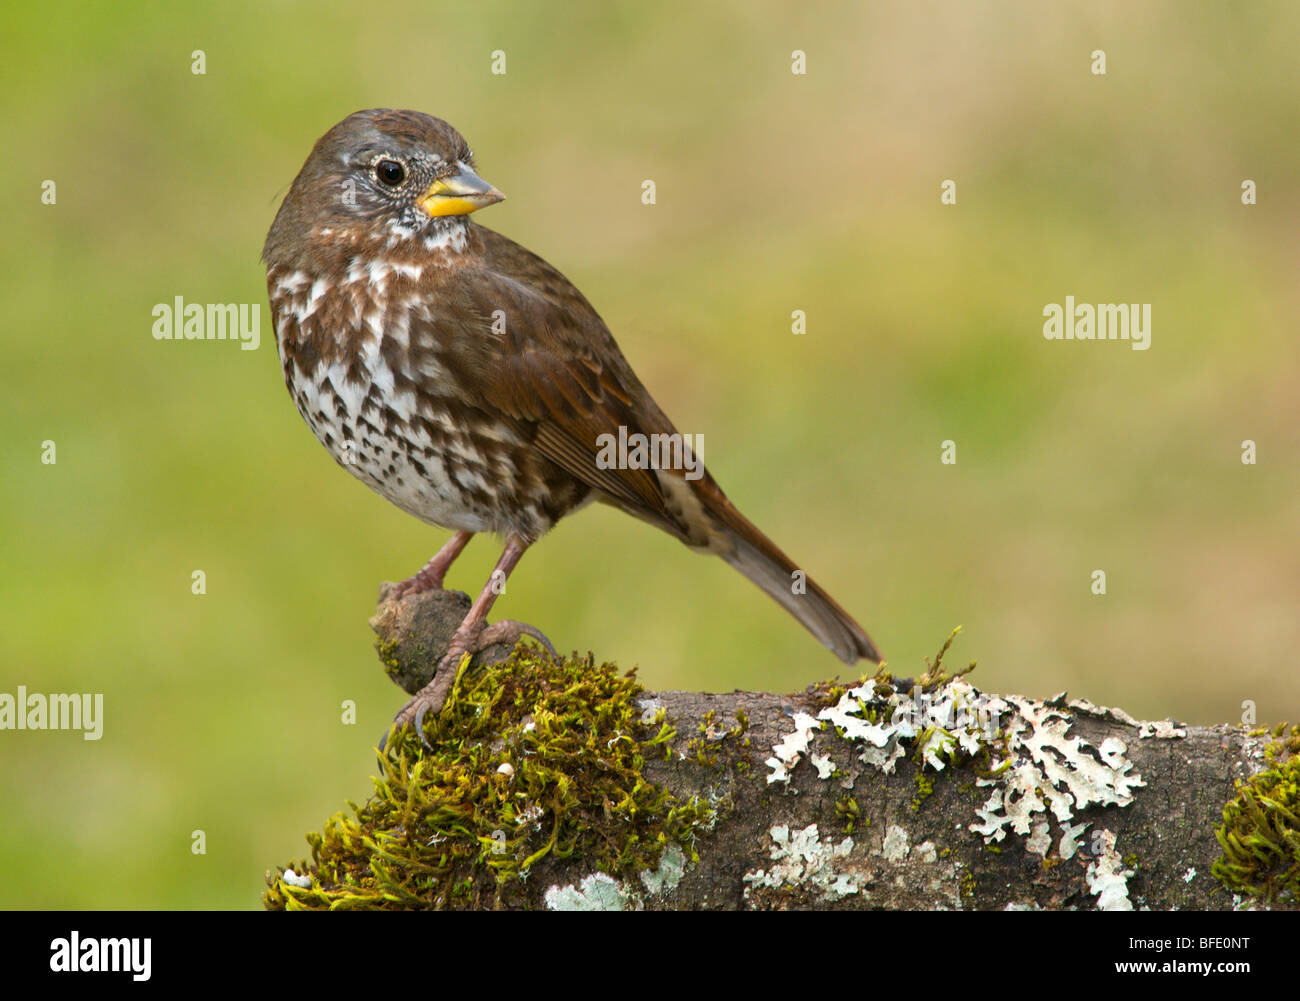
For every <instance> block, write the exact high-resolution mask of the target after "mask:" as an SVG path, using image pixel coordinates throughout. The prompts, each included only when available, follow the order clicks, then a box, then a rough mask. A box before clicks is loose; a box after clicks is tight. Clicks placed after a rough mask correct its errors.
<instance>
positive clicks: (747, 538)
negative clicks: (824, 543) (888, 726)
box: [715, 503, 881, 664]
mask: <svg viewBox="0 0 1300 1001" xmlns="http://www.w3.org/2000/svg"><path fill="white" fill-rule="evenodd" d="M725 507H726V508H727V510H726V511H725V513H723V512H722V511H717V510H716V509H715V513H717V514H721V515H722V518H721V520H722V522H723V525H724V526H725V534H726V536H727V537H728V540H729V541H730V542H731V543H732V544H733V545H732V546H731V548H730V550H729V551H728V549H727V548H726V547H723V548H721V549H719V550H718V554H719V555H720V556H721V557H722V558H723V559H724V560H726V561H727V562H728V563H730V564H731V565H732V566H733V567H735V568H736V569H737V570H739V571H740V572H741V573H743V574H744V575H745V576H746V577H748V578H749V579H750V580H752V581H753V582H754V583H755V584H757V585H758V586H759V587H760V588H762V589H763V591H764V592H765V593H766V594H768V595H770V596H771V597H772V598H774V599H776V601H777V603H778V604H779V605H780V606H781V607H782V608H784V609H785V610H786V611H787V612H789V613H790V614H791V615H793V616H794V617H795V618H796V619H798V620H799V621H800V622H801V623H802V624H803V627H804V628H805V629H807V630H808V631H809V632H810V633H812V634H813V635H814V636H816V637H817V639H818V640H820V641H821V643H822V644H823V645H824V646H825V647H826V648H827V649H829V650H830V651H831V652H832V653H834V654H835V656H837V657H839V658H840V660H842V661H844V662H845V663H846V664H852V663H853V662H854V661H857V660H861V659H863V658H866V659H867V660H869V661H872V662H873V663H877V664H878V663H880V659H881V658H880V651H879V650H877V649H876V645H875V644H874V643H872V642H871V637H870V636H868V635H867V631H866V630H865V629H863V628H862V627H861V626H860V625H858V624H857V622H855V621H854V619H853V616H851V615H849V613H848V612H846V611H844V609H843V608H841V607H840V605H839V603H838V602H837V601H836V600H835V599H834V598H832V597H831V596H830V595H829V594H827V593H826V592H825V591H823V590H822V589H821V588H820V587H818V586H817V584H816V583H815V582H814V581H813V580H812V579H811V578H809V577H808V576H807V574H805V573H803V572H802V571H801V570H800V569H799V568H798V567H797V566H795V563H794V561H793V560H791V559H790V557H788V556H786V555H785V553H783V552H781V550H780V549H778V548H777V546H776V543H774V542H773V541H772V540H771V539H769V538H768V537H767V536H766V535H764V534H763V533H762V532H760V531H759V530H758V528H757V527H756V526H755V525H754V524H753V523H752V522H751V521H749V519H747V518H746V517H745V516H744V515H742V514H741V513H740V512H739V511H738V510H736V508H735V507H734V506H733V505H731V504H730V503H727V504H726V505H725Z"/></svg>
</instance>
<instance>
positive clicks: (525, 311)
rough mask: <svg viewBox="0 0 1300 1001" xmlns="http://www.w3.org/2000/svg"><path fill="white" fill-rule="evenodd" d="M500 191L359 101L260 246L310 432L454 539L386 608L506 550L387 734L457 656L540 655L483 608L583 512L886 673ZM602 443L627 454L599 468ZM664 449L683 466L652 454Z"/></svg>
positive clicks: (441, 687) (411, 125) (416, 126)
mask: <svg viewBox="0 0 1300 1001" xmlns="http://www.w3.org/2000/svg"><path fill="white" fill-rule="evenodd" d="M504 197H505V196H504V195H502V194H501V192H499V191H497V189H496V188H494V187H492V186H491V185H490V184H488V183H487V182H486V181H484V180H482V179H481V178H480V177H479V176H478V175H477V174H476V173H475V172H474V157H473V154H472V153H471V152H470V149H469V146H468V145H466V143H465V140H464V139H463V138H462V137H461V136H460V134H459V133H458V132H456V130H455V129H453V128H452V127H451V126H450V125H448V124H447V123H446V122H444V121H442V120H440V119H437V118H433V117H431V116H429V115H425V114H421V113H419V112H414V111H393V110H387V109H379V110H371V111H358V112H357V113H355V114H353V115H349V116H348V117H347V118H345V119H343V121H341V122H339V124H337V125H336V126H334V127H333V128H332V129H330V130H329V131H328V132H327V133H325V135H324V136H323V137H322V138H321V139H320V141H319V142H317V143H316V146H315V148H314V149H313V150H312V152H311V155H310V156H309V157H308V158H307V162H306V163H305V164H304V165H303V168H302V170H301V171H300V172H299V174H298V176H297V178H295V179H294V182H293V185H292V187H291V188H290V189H289V193H288V194H287V195H286V196H285V199H284V203H283V204H282V205H281V206H280V211H279V212H278V213H277V215H276V217H275V222H274V224H272V226H271V231H270V233H269V234H268V235H267V238H266V246H265V248H264V249H263V252H262V256H263V259H264V260H265V262H266V269H267V271H266V283H267V289H268V291H269V294H270V301H271V310H272V314H273V317H274V320H275V334H276V344H277V345H278V348H279V352H280V361H281V364H282V365H283V368H284V380H285V383H286V385H287V386H288V387H289V392H290V393H291V394H292V395H293V399H294V402H295V403H296V404H297V406H298V410H299V412H300V413H301V414H302V416H303V418H304V419H305V420H306V421H307V424H308V425H309V426H310V427H311V429H312V431H313V432H315V434H316V437H317V438H319V439H320V441H321V442H322V443H323V444H324V445H325V447H326V448H328V449H329V451H330V454H331V455H333V456H334V458H335V460H336V461H337V462H338V463H339V464H340V465H342V466H343V467H344V468H345V469H347V470H348V471H349V472H350V473H352V475H354V476H356V477H357V478H358V479H360V480H361V481H362V482H364V483H365V484H366V485H367V486H369V487H370V488H371V489H372V490H375V491H376V492H377V493H379V494H381V495H382V496H384V497H386V498H387V499H388V500H390V501H392V502H393V503H394V504H396V505H397V506H398V507H399V508H401V509H402V510H403V511H406V512H408V513H409V514H413V515H415V517H417V518H419V519H421V520H422V521H425V522H428V523H429V524H432V525H437V526H440V527H442V528H447V529H452V530H454V534H453V535H452V537H451V538H450V539H449V540H448V542H447V543H446V545H444V546H443V547H442V549H441V550H440V551H439V552H438V554H437V555H436V556H434V557H433V559H432V560H430V561H429V563H428V565H427V566H425V567H424V569H422V570H421V571H420V572H419V573H417V574H415V576H413V577H411V578H410V579H408V580H406V581H403V582H402V583H401V584H400V585H398V587H397V589H396V590H395V592H393V596H394V597H401V596H403V595H406V594H411V593H415V592H419V591H424V590H428V589H437V588H441V587H442V584H443V579H444V577H445V575H446V573H447V569H448V567H450V566H451V564H452V561H453V560H455V559H456V557H457V556H458V555H459V554H460V552H461V551H462V550H463V549H464V548H465V545H466V543H468V542H469V540H470V537H471V536H472V535H474V533H476V532H494V533H497V534H499V535H501V536H503V537H504V539H505V549H504V551H503V553H502V555H501V559H500V560H499V561H498V563H497V565H496V570H494V571H493V574H492V578H491V579H490V580H489V581H488V583H487V585H486V586H485V587H484V588H483V590H482V592H481V593H480V594H479V596H478V599H477V600H476V601H475V602H474V604H473V606H472V607H471V609H470V611H469V614H468V615H467V616H466V618H465V620H464V621H463V622H462V623H461V625H460V627H459V628H458V629H457V630H456V632H455V634H454V636H453V638H452V642H451V646H450V649H449V650H448V652H447V654H446V656H445V657H444V658H443V660H442V661H441V662H440V664H439V666H438V670H437V673H436V674H435V676H434V679H433V680H432V681H431V682H430V683H429V684H428V685H427V686H426V687H425V688H424V689H423V690H422V691H421V692H420V693H418V694H417V695H416V696H415V698H413V699H412V700H411V701H410V703H408V704H407V706H406V707H405V708H404V709H403V710H402V711H401V712H400V713H399V714H398V716H397V718H396V721H395V722H396V726H397V727H398V728H400V727H402V726H404V725H407V724H410V723H415V725H416V728H417V730H420V731H421V739H423V727H422V717H423V715H424V713H425V712H427V711H433V712H437V711H438V710H439V709H440V708H441V707H442V704H443V702H444V701H445V700H446V697H447V694H448V692H449V691H450V688H451V684H452V681H453V680H454V677H455V674H456V670H457V668H458V666H459V664H460V661H461V658H462V657H463V656H464V655H465V654H467V653H472V652H473V651H475V650H478V649H482V648H483V647H485V646H487V645H488V644H490V643H496V642H501V641H503V640H506V641H509V642H514V641H516V640H518V639H519V638H520V636H522V635H524V634H530V635H533V636H535V637H537V638H539V639H541V640H542V642H544V643H546V645H547V647H548V649H549V648H550V644H549V642H547V641H546V639H545V637H543V636H542V635H541V634H540V633H539V632H537V630H535V629H533V628H532V627H530V626H526V625H524V624H522V623H519V622H513V621H509V620H506V621H502V622H497V623H496V624H495V625H493V626H490V627H489V626H487V614H488V611H489V610H490V609H491V607H492V604H493V602H494V601H495V600H496V597H497V594H498V593H499V592H500V591H501V589H502V587H501V585H502V584H503V583H504V581H505V578H506V577H507V576H508V575H509V573H510V571H511V570H512V569H513V568H514V566H515V564H516V563H518V562H519V558H520V557H521V556H522V555H523V553H524V550H525V549H527V548H528V547H529V546H530V545H532V544H533V543H534V542H536V541H537V540H538V539H539V538H541V536H542V535H544V534H545V533H546V531H547V530H548V529H550V528H551V526H552V525H554V524H555V523H556V522H557V521H559V519H560V518H562V517H564V516H565V515H566V514H568V513H569V512H571V511H574V510H577V509H578V508H580V507H582V506H584V505H585V504H587V503H589V502H590V501H593V500H599V501H603V502H604V503H606V504H612V505H614V506H615V507H618V508H620V509H622V510H623V511H626V512H627V513H629V514H632V515H635V516H636V517H638V518H641V519H643V520H645V521H648V522H650V523H651V524H652V525H655V526H656V527H658V528H661V529H663V530H664V531H666V532H668V533H670V534H672V535H674V536H676V537H677V538H678V539H680V540H681V541H682V542H684V543H685V544H686V545H688V546H690V547H692V548H694V549H697V550H701V551H704V552H709V553H715V554H717V555H718V556H721V557H722V558H723V559H724V560H726V561H727V562H728V563H730V564H731V565H732V566H734V567H735V568H736V569H737V570H739V571H740V572H741V573H743V574H744V575H745V576H746V577H748V578H749V579H750V580H752V581H753V582H754V583H755V584H757V585H758V586H759V587H760V588H762V589H763V591H765V592H766V593H767V594H769V595H771V597H773V598H775V599H776V601H777V602H778V603H779V604H780V605H781V606H782V607H783V608H785V609H786V610H787V611H788V612H790V613H791V614H792V615H794V617H795V618H797V619H798V620H799V621H800V622H801V623H803V625H804V627H805V628H807V629H808V631H809V632H811V633H812V634H813V635H814V636H816V637H817V639H819V640H820V641H821V642H822V643H823V644H825V645H826V646H827V647H828V648H830V650H832V651H833V652H834V653H835V655H836V656H838V657H840V658H841V659H842V660H844V661H845V662H846V663H850V664H851V663H853V662H854V661H855V660H858V659H859V658H867V659H868V660H872V661H879V660H880V655H879V653H877V651H876V648H875V646H874V645H873V644H872V642H871V640H870V639H869V638H868V637H867V634H866V632H865V631H864V630H863V629H862V627H861V626H859V625H858V624H857V623H856V622H855V621H854V620H853V619H852V618H851V617H850V616H849V614H848V613H847V612H845V611H844V609H842V608H841V607H840V606H839V605H838V604H836V602H835V601H834V600H833V599H832V598H831V597H830V595H828V594H827V593H826V592H825V591H823V590H822V589H821V588H820V587H818V586H817V585H816V584H815V583H813V582H812V581H811V580H807V579H806V578H805V577H804V575H803V574H802V573H800V572H799V571H798V570H797V568H796V564H795V563H794V562H793V561H791V560H790V559H789V558H788V557H787V556H786V555H785V554H784V553H782V552H781V550H779V549H778V548H777V547H776V546H775V545H774V544H773V543H772V542H771V541H770V540H769V539H768V538H767V537H766V536H765V535H763V533H762V532H760V531H759V530H758V529H757V528H755V527H754V526H753V525H752V524H751V523H750V522H749V521H748V520H746V519H745V517H744V516H743V515H741V513H740V512H739V511H738V510H736V508H735V507H734V506H733V505H732V503H731V502H730V501H729V500H728V499H727V497H726V495H725V494H724V493H723V492H722V490H721V488H720V487H719V486H718V484H717V483H716V482H714V480H713V478H712V477H711V476H710V475H709V474H708V472H707V471H705V470H704V469H703V466H702V465H701V464H699V463H698V461H693V460H694V456H693V454H692V452H691V450H690V448H689V445H685V446H683V445H682V444H680V443H681V442H682V441H683V439H682V438H681V436H679V435H677V432H676V429H675V428H674V427H673V425H672V422H671V421H669V420H668V418H667V417H666V416H664V413H663V411H662V410H660V409H659V407H658V405H656V403H655V401H654V400H653V399H651V398H650V394H649V393H648V392H646V389H645V387H644V386H642V385H641V381H640V380H639V379H638V378H637V377H636V375H635V373H633V371H632V369H631V367H630V366H629V365H628V363H627V361H626V360H625V359H624V358H623V355H622V353H621V352H620V351H619V349H618V346H617V345H616V344H615V343H614V339H613V337H612V336H611V335H610V333H609V330H608V329H607V328H606V327H605V324H604V323H603V322H602V321H601V318H600V317H599V316H598V315H597V314H596V311H595V310H594V309H593V308H592V307H591V305H590V304H589V303H588V302H587V300H586V299H585V298H584V297H583V295H582V293H581V292H579V291H578V290H577V289H576V288H574V287H573V285H571V284H570V283H569V282H568V280H567V279H566V278H565V277H564V276H563V275H562V274H560V273H559V272H558V271H556V270H555V268H553V267H551V265H549V264H547V263H546V261H544V260H542V259H541V258H540V257H538V256H537V255H536V254H533V253H530V252H529V251H527V250H525V249H524V248H523V247H521V246H519V245H518V244H517V243H514V242H513V241H511V240H509V239H507V238H506V237H504V236H501V235H499V234H498V233H494V232H493V231H492V230H490V229H487V228H486V227H483V226H480V225H478V224H476V223H475V222H473V221H471V219H470V213H471V212H474V211H475V210H477V209H480V208H483V207H484V206H486V205H491V204H493V203H494V202H499V201H501V200H502V198H504ZM640 436H645V437H644V438H642V437H640ZM646 441H649V442H650V443H651V446H652V447H651V449H650V450H649V451H648V452H647V450H646V448H645V442H646ZM613 442H618V443H619V444H620V446H622V447H623V448H624V451H623V452H622V453H621V459H620V458H619V456H614V461H611V456H612V455H613V450H612V447H611V444H612V443H613ZM628 442H631V443H633V446H634V447H633V449H632V451H631V453H630V454H629V453H628V452H627V451H626V444H627V443H628ZM666 442H672V443H673V444H674V446H675V449H676V450H675V451H671V450H663V454H664V455H668V456H670V457H673V458H675V459H676V461H667V462H655V461H653V458H654V455H655V454H656V453H654V449H653V446H654V445H655V444H656V443H666ZM637 443H640V448H641V451H640V452H638V451H637ZM648 456H649V458H650V459H651V460H652V461H647V457H648ZM552 652H553V651H552Z"/></svg>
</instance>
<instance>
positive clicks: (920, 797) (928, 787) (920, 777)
mask: <svg viewBox="0 0 1300 1001" xmlns="http://www.w3.org/2000/svg"><path fill="white" fill-rule="evenodd" d="M915 781H916V795H915V796H913V797H912V812H913V813H920V812H921V804H922V803H924V802H925V801H926V800H927V799H929V798H930V796H931V795H932V794H933V793H934V783H933V782H931V781H930V780H929V778H927V777H926V774H925V771H924V770H923V769H920V768H918V769H917V770H916V780H915Z"/></svg>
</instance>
